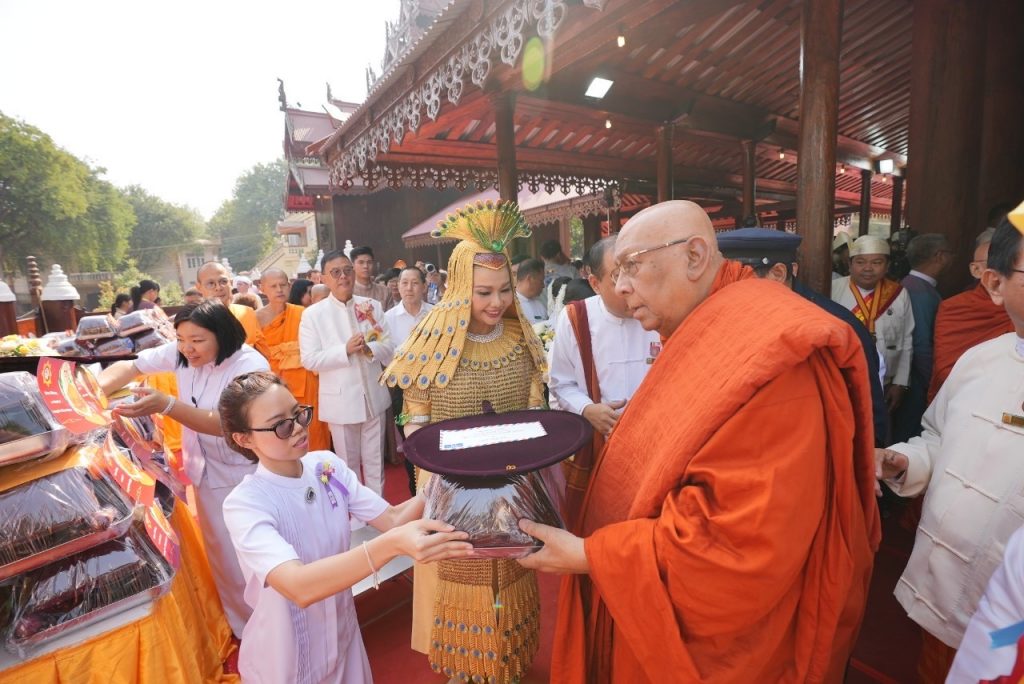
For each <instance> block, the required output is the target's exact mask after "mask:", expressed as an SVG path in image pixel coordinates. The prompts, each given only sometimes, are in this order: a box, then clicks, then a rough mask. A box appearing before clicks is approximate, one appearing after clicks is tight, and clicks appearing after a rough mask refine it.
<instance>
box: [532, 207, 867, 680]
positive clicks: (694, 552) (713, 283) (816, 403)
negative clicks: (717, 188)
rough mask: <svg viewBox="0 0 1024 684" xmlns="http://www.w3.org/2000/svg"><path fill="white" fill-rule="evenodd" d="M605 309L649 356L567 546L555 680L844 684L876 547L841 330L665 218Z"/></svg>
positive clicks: (546, 561)
mask: <svg viewBox="0 0 1024 684" xmlns="http://www.w3.org/2000/svg"><path fill="white" fill-rule="evenodd" d="M615 256H616V265H617V269H618V274H617V276H616V291H617V292H618V293H619V294H620V295H621V296H622V297H624V299H625V301H626V304H627V305H628V307H629V310H630V312H631V313H632V315H633V317H634V318H636V319H637V320H638V321H640V323H641V324H642V325H643V326H644V328H646V329H648V330H657V331H658V332H659V333H660V334H661V336H662V339H663V349H662V352H661V354H660V355H659V356H658V358H657V359H656V360H655V362H654V365H653V366H652V368H651V370H650V372H649V373H648V374H647V377H646V379H645V380H644V382H643V383H642V384H641V385H640V388H639V389H638V390H637V392H636V394H635V395H634V396H633V398H632V400H631V401H630V402H629V403H628V404H627V405H626V408H625V411H624V413H623V414H622V416H621V417H620V418H619V421H618V423H617V424H616V426H615V428H614V429H613V431H612V433H611V436H610V438H609V439H608V442H607V445H606V446H605V450H604V452H603V454H602V455H601V457H600V458H599V460H598V461H597V464H596V465H595V467H594V469H593V471H592V473H591V477H590V482H589V487H588V489H587V493H586V496H585V499H584V503H583V510H582V512H581V514H580V515H579V517H578V520H577V523H576V527H575V529H573V530H572V531H566V530H560V529H556V528H552V527H547V526H544V525H540V524H537V523H534V522H530V521H522V522H521V523H520V525H521V527H522V528H523V529H524V530H525V531H526V532H528V533H530V534H532V535H533V536H535V537H537V538H538V539H540V540H541V541H543V542H544V547H543V549H541V551H539V552H537V553H535V554H533V555H532V556H528V557H527V558H525V559H523V560H522V561H520V562H521V563H522V564H523V565H525V566H527V567H531V568H536V569H539V570H546V571H550V572H557V573H562V574H565V575H566V577H565V578H564V579H563V583H562V592H561V597H560V601H559V615H558V621H557V626H556V635H555V639H554V644H555V646H554V656H553V660H552V668H551V681H553V682H555V681H557V682H563V683H564V682H569V683H579V684H583V683H584V682H588V683H589V682H841V681H842V679H843V672H844V669H845V666H846V661H847V659H848V658H849V655H850V652H851V650H852V648H853V643H854V641H855V639H856V636H857V631H858V629H859V626H860V620H861V617H862V615H863V610H864V603H865V600H866V598H867V588H868V582H869V580H870V575H871V568H872V560H873V555H874V550H875V548H876V547H877V544H878V541H879V536H880V531H879V521H878V510H877V506H876V504H875V498H874V484H873V482H872V477H873V472H874V468H873V457H874V452H873V442H874V436H873V434H872V432H873V428H872V421H871V391H870V388H869V385H868V376H867V368H866V363H865V360H864V351H863V348H862V347H861V344H860V341H859V340H858V338H857V336H856V334H855V333H854V332H853V330H852V329H851V328H850V326H848V325H846V324H845V323H843V322H842V321H840V320H839V319H837V318H835V317H833V316H831V315H829V314H828V313H827V312H825V311H823V310H822V309H820V308H819V307H817V306H815V305H814V304H812V303H811V302H809V301H807V300H805V299H803V298H802V297H800V296H798V295H796V294H794V293H793V292H792V291H791V290H790V289H789V288H786V287H784V286H783V285H781V284H779V283H777V282H773V281H769V280H765V279H759V278H756V277H753V276H754V274H753V271H752V270H751V269H750V268H749V267H748V266H743V265H741V264H739V263H737V262H735V261H727V260H725V259H723V257H722V255H721V254H720V252H719V250H718V246H717V242H716V240H715V233H714V229H713V228H712V225H711V221H710V220H709V218H708V216H707V214H706V213H705V212H704V210H703V209H701V207H700V206H698V205H696V204H693V203H692V202H682V201H673V202H664V203H661V204H658V205H655V206H653V207H650V208H649V209H645V210H644V211H642V212H640V213H639V214H637V215H636V216H634V217H633V218H632V219H631V220H630V221H629V223H628V224H627V225H626V227H625V228H624V229H623V230H622V232H621V233H620V234H619V237H618V240H617V241H616V245H615Z"/></svg>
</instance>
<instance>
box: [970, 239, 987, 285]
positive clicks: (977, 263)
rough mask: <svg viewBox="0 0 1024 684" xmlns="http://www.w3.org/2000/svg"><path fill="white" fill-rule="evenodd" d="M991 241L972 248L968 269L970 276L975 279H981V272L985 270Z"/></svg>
mask: <svg viewBox="0 0 1024 684" xmlns="http://www.w3.org/2000/svg"><path fill="white" fill-rule="evenodd" d="M991 244H992V243H991V242H986V243H985V244H983V245H978V248H977V249H975V250H974V257H973V258H972V259H971V263H970V266H969V268H970V270H971V277H972V278H974V279H975V280H981V274H982V273H984V272H985V264H986V263H987V262H988V248H989V245H991Z"/></svg>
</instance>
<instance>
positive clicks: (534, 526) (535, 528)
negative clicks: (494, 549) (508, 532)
mask: <svg viewBox="0 0 1024 684" xmlns="http://www.w3.org/2000/svg"><path fill="white" fill-rule="evenodd" d="M519 529H521V530H522V531H523V532H526V534H528V535H530V536H531V537H535V538H537V539H539V540H541V541H542V542H544V548H542V549H541V550H540V551H538V552H537V553H534V554H531V555H529V556H527V557H526V558H520V559H519V564H520V565H522V566H523V567H524V568H529V569H531V570H540V571H542V572H553V573H555V574H558V575H572V574H587V573H589V572H590V565H589V563H587V554H586V553H585V552H584V551H583V539H582V538H580V537H577V536H576V535H574V534H572V533H571V532H566V531H565V530H562V529H559V528H557V527H550V526H549V525H542V524H540V523H537V522H533V521H532V520H520V521H519Z"/></svg>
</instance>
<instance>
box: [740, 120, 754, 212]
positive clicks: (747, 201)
mask: <svg viewBox="0 0 1024 684" xmlns="http://www.w3.org/2000/svg"><path fill="white" fill-rule="evenodd" d="M740 145H742V146H743V216H742V218H741V223H740V225H742V221H743V220H745V219H746V218H747V217H748V216H754V215H756V213H757V210H756V209H755V207H754V181H755V179H756V178H757V143H756V142H755V141H753V140H742V141H740Z"/></svg>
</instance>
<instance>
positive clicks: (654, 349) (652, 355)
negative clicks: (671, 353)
mask: <svg viewBox="0 0 1024 684" xmlns="http://www.w3.org/2000/svg"><path fill="white" fill-rule="evenodd" d="M660 353H661V343H660V342H651V346H650V349H649V350H648V356H647V363H648V365H649V364H652V363H654V360H655V359H656V358H658V354H660Z"/></svg>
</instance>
